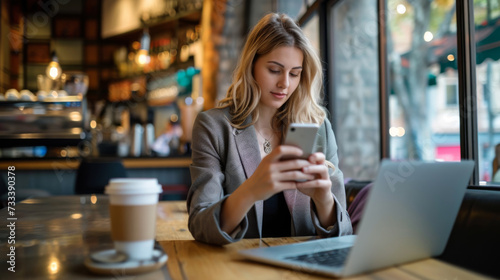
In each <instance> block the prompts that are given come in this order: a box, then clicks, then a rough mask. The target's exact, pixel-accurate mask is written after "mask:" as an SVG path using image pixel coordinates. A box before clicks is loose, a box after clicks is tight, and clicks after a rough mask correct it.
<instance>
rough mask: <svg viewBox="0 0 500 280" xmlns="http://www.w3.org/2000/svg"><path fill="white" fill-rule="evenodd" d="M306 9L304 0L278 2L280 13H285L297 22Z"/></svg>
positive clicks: (282, 0) (279, 0)
mask: <svg viewBox="0 0 500 280" xmlns="http://www.w3.org/2000/svg"><path fill="white" fill-rule="evenodd" d="M306 9H307V7H306V5H305V3H304V0H278V12H281V13H285V14H287V15H289V16H290V17H291V18H293V19H295V20H298V17H299V16H300V15H302V14H304V12H305V11H306Z"/></svg>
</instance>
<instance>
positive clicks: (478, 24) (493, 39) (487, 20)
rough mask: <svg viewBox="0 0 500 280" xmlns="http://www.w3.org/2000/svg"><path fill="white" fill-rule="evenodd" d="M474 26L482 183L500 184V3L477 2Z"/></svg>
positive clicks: (480, 177)
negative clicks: (499, 167)
mask: <svg viewBox="0 0 500 280" xmlns="http://www.w3.org/2000/svg"><path fill="white" fill-rule="evenodd" d="M474 24H475V30H474V31H475V39H476V42H475V43H476V84H477V92H476V93H477V122H478V124H477V126H478V133H477V140H476V143H477V145H478V147H477V148H478V157H479V158H478V163H479V180H480V181H482V182H483V184H486V182H489V181H491V182H492V183H493V184H500V172H497V170H496V169H497V168H498V162H500V160H499V159H500V146H499V147H497V145H499V144H500V60H499V58H500V2H499V1H493V0H474ZM495 162H496V163H495ZM495 174H496V176H495Z"/></svg>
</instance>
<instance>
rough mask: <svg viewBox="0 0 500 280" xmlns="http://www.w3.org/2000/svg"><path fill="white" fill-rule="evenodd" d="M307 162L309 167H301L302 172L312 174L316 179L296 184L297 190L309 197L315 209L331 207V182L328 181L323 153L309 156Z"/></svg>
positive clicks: (328, 176)
mask: <svg viewBox="0 0 500 280" xmlns="http://www.w3.org/2000/svg"><path fill="white" fill-rule="evenodd" d="M308 161H309V162H310V163H311V165H309V166H306V167H303V168H302V172H304V173H306V174H312V175H314V176H315V177H316V178H315V179H314V180H311V181H306V182H297V189H298V190H299V191H300V192H302V193H303V194H305V195H307V196H310V197H311V199H312V200H313V201H314V204H315V205H316V206H317V207H318V206H322V205H325V206H326V205H331V204H332V201H333V196H332V191H331V187H332V181H330V175H329V174H328V167H327V166H326V165H325V155H324V154H323V153H314V154H312V155H310V156H309V158H308Z"/></svg>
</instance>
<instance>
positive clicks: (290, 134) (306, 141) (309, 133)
mask: <svg viewBox="0 0 500 280" xmlns="http://www.w3.org/2000/svg"><path fill="white" fill-rule="evenodd" d="M318 130H319V125H318V124H315V123H292V124H290V126H289V127H288V130H287V132H286V137H285V142H284V144H285V145H290V146H296V147H299V148H300V149H301V150H302V152H303V154H302V156H301V158H304V159H307V158H308V157H309V156H310V155H311V154H312V153H313V152H314V151H313V148H314V143H315V142H316V136H317V135H318ZM285 159H289V158H285Z"/></svg>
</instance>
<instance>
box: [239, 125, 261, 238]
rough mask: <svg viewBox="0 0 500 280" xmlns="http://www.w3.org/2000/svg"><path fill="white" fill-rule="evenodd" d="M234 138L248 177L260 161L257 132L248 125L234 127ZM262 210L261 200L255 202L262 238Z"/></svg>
mask: <svg viewBox="0 0 500 280" xmlns="http://www.w3.org/2000/svg"><path fill="white" fill-rule="evenodd" d="M233 134H234V140H235V143H236V147H237V149H238V154H239V156H240V160H241V164H242V165H243V169H244V170H245V176H246V178H247V179H248V178H250V176H252V174H253V173H254V172H255V169H257V167H258V166H259V163H260V162H261V158H260V150H259V146H258V144H257V143H259V142H258V141H257V134H256V132H255V128H254V127H253V125H252V126H249V127H247V128H245V129H234V130H233ZM263 212H264V202H263V201H262V200H259V201H256V202H255V216H256V217H257V226H258V229H259V236H260V237H261V238H262V215H263Z"/></svg>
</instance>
